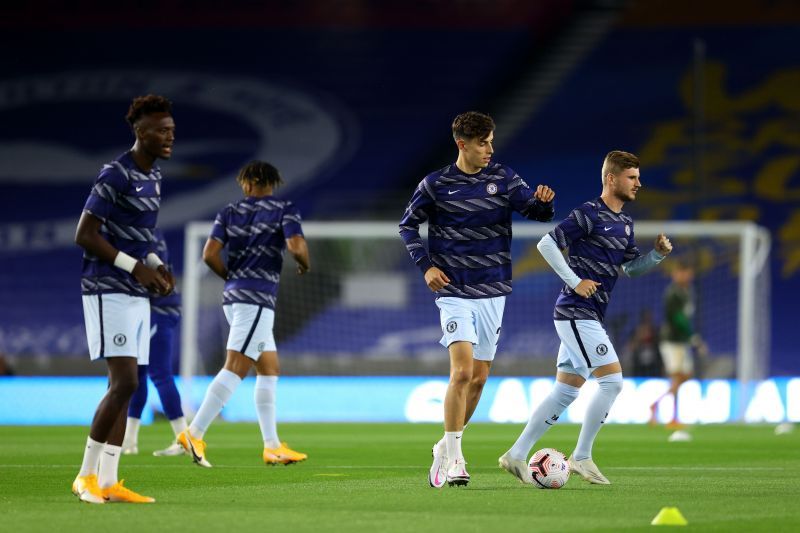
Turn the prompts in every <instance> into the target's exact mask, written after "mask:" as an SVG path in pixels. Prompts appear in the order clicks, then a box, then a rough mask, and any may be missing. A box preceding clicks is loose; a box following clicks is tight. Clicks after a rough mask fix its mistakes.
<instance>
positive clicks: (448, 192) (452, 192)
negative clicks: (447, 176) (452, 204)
mask: <svg viewBox="0 0 800 533" xmlns="http://www.w3.org/2000/svg"><path fill="white" fill-rule="evenodd" d="M460 190H461V189H456V190H454V191H451V190H450V189H448V190H447V194H455V193H457V192H458V191H460Z"/></svg>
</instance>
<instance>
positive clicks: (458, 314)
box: [428, 297, 478, 488]
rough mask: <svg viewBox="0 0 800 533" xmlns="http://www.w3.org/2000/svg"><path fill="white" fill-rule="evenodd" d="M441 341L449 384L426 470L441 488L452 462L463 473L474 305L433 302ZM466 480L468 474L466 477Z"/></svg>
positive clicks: (459, 300) (459, 301) (464, 301)
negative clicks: (440, 428)
mask: <svg viewBox="0 0 800 533" xmlns="http://www.w3.org/2000/svg"><path fill="white" fill-rule="evenodd" d="M436 306H437V307H438V308H439V320H440V323H441V327H442V338H441V340H440V341H439V343H440V344H441V345H442V346H444V347H446V348H447V350H448V354H449V358H450V380H449V383H448V386H447V392H446V394H445V402H444V420H445V424H444V426H445V434H444V436H443V437H442V439H441V440H440V441H439V442H437V443H436V444H435V445H434V446H433V450H432V455H433V462H432V464H431V467H430V469H429V470H428V483H429V484H430V485H431V486H432V487H434V488H441V487H443V486H444V484H445V482H446V480H447V471H448V469H449V467H450V466H451V465H452V464H453V463H454V461H455V460H456V459H458V460H459V463H458V464H459V467H460V468H462V469H463V470H464V473H465V474H466V469H465V467H464V458H463V453H462V452H461V437H462V435H463V431H464V423H465V415H466V405H467V404H466V398H467V389H468V387H469V381H470V379H471V377H472V373H473V356H474V353H473V349H472V347H473V345H474V344H477V342H478V334H477V332H476V330H475V316H474V303H473V302H472V301H471V300H467V299H463V298H451V297H445V298H437V299H436ZM466 476H467V478H468V476H469V474H466Z"/></svg>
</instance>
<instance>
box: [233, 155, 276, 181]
mask: <svg viewBox="0 0 800 533" xmlns="http://www.w3.org/2000/svg"><path fill="white" fill-rule="evenodd" d="M236 181H238V182H239V183H244V182H249V183H252V184H253V185H258V186H261V187H263V186H265V185H270V186H272V187H277V186H278V185H282V184H283V178H281V173H280V172H278V169H277V168H275V167H274V166H272V165H270V164H269V163H267V162H266V161H250V162H249V163H247V164H246V165H245V166H243V167H242V170H240V171H239V175H238V176H236Z"/></svg>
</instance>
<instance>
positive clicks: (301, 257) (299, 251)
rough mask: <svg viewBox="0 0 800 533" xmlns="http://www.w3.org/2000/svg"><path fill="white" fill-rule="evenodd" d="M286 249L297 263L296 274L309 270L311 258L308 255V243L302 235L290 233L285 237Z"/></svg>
mask: <svg viewBox="0 0 800 533" xmlns="http://www.w3.org/2000/svg"><path fill="white" fill-rule="evenodd" d="M286 249H287V250H289V253H290V254H292V257H294V260H295V262H296V263H297V274H298V275H303V274H305V273H306V272H308V271H309V270H311V259H310V258H309V256H308V243H307V242H306V239H305V238H304V237H303V236H302V235H292V236H291V237H289V238H288V239H286Z"/></svg>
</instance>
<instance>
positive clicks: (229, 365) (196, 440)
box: [178, 350, 253, 468]
mask: <svg viewBox="0 0 800 533" xmlns="http://www.w3.org/2000/svg"><path fill="white" fill-rule="evenodd" d="M252 367H253V360H252V359H250V358H248V357H247V356H245V355H244V354H242V353H241V352H237V351H234V350H228V351H227V355H226V359H225V365H224V366H223V367H222V369H221V370H220V371H219V372H218V373H217V375H216V376H214V379H213V380H211V384H210V385H209V386H208V390H206V395H205V396H204V397H203V402H202V403H201V404H200V408H199V409H198V410H197V414H195V416H194V419H193V420H192V423H191V424H190V425H189V427H188V428H186V429H185V430H184V431H183V432H182V433H181V434H180V435H178V443H180V445H181V446H182V447H183V449H184V450H186V451H187V452H188V453H189V454H190V455H191V457H192V460H193V461H194V462H195V463H197V464H198V465H200V466H204V467H206V468H209V467H211V463H209V462H208V459H207V458H206V443H205V440H203V437H205V434H206V431H208V428H209V426H210V425H211V422H213V421H214V419H215V418H216V417H217V416H218V415H219V414H220V412H222V408H223V407H225V404H226V403H228V400H230V398H231V396H233V393H234V392H236V389H237V388H239V385H240V384H241V383H242V379H244V378H245V376H247V373H248V372H249V371H250V369H251V368H252Z"/></svg>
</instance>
